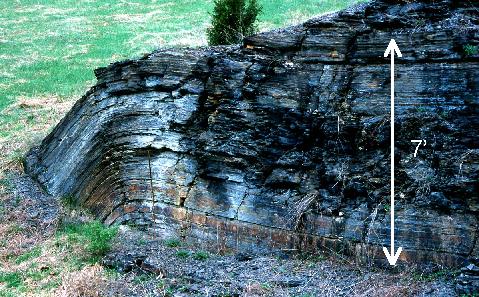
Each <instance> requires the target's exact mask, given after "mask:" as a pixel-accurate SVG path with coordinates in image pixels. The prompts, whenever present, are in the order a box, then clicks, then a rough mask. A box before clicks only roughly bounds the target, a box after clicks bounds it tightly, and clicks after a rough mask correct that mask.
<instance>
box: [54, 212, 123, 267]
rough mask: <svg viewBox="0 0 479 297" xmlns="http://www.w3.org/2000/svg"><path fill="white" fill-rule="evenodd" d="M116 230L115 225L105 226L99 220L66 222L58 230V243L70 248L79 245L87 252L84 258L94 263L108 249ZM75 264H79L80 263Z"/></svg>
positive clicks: (73, 248)
mask: <svg viewBox="0 0 479 297" xmlns="http://www.w3.org/2000/svg"><path fill="white" fill-rule="evenodd" d="M117 232H118V228H117V227H107V226H105V225H103V224H102V223H100V222H99V221H93V222H88V223H72V224H66V225H65V226H63V227H62V228H61V229H60V231H59V234H58V236H59V238H60V239H59V240H60V242H59V245H64V246H65V247H66V248H70V249H72V250H75V247H79V246H81V247H82V248H84V249H85V251H86V252H87V254H88V255H87V256H88V257H87V258H86V259H84V260H86V262H88V263H94V262H96V261H98V259H99V257H101V256H103V255H105V254H106V253H107V252H108V251H109V250H110V248H111V242H112V240H113V238H114V237H115V236H116V234H117ZM77 264H78V265H80V266H81V263H77Z"/></svg>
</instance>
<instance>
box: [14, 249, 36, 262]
mask: <svg viewBox="0 0 479 297" xmlns="http://www.w3.org/2000/svg"><path fill="white" fill-rule="evenodd" d="M41 254H42V249H41V248H40V247H34V248H33V249H32V250H30V251H28V252H26V253H24V254H21V255H20V256H18V257H17V258H16V259H15V264H20V263H23V262H25V261H28V260H31V259H34V258H38V257H40V255H41Z"/></svg>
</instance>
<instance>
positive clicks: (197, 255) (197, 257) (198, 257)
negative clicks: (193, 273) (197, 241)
mask: <svg viewBox="0 0 479 297" xmlns="http://www.w3.org/2000/svg"><path fill="white" fill-rule="evenodd" d="M209 257H210V255H209V254H208V253H207V252H205V251H197V252H195V253H194V254H193V259H195V260H199V261H204V260H206V259H208V258H209Z"/></svg>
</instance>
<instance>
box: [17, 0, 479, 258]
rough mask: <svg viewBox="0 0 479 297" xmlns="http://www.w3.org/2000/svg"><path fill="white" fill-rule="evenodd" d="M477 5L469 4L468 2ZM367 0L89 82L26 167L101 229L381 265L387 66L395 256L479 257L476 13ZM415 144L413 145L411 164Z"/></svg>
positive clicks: (151, 58) (105, 71) (102, 73)
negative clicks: (329, 253)
mask: <svg viewBox="0 0 479 297" xmlns="http://www.w3.org/2000/svg"><path fill="white" fill-rule="evenodd" d="M471 2H472V1H471ZM471 2H469V1H452V0H443V1H433V2H430V3H429V2H428V1H422V2H411V1H404V2H402V3H399V4H398V3H397V2H396V1H386V0H383V1H375V2H371V3H368V4H361V5H358V6H355V7H352V8H350V9H347V10H344V11H340V12H337V13H333V14H329V15H325V16H321V17H319V18H316V19H312V20H310V21H308V22H306V23H304V24H302V25H299V26H294V27H290V28H286V29H283V30H277V31H272V32H266V33H261V34H258V35H255V36H251V37H247V38H245V40H244V43H243V45H242V46H233V47H212V48H197V49H163V50H158V51H156V52H154V53H152V54H149V55H146V56H144V57H143V58H141V59H138V60H129V61H124V62H118V63H114V64H112V65H110V66H108V67H106V68H101V69H97V70H96V71H95V73H96V76H97V78H98V83H97V85H96V86H94V87H93V88H92V89H91V90H90V91H89V92H88V93H87V94H86V95H85V96H83V97H82V98H81V99H80V100H79V101H78V102H77V103H76V104H75V105H74V107H73V108H72V110H71V111H70V112H69V113H68V114H67V115H66V117H65V118H64V119H63V120H62V121H61V122H60V123H59V124H58V126H57V127H56V128H55V129H54V130H53V131H52V132H51V134H50V135H49V136H48V137H46V138H45V140H44V141H43V142H42V144H41V145H40V146H39V147H37V148H34V149H32V150H31V151H30V153H29V154H28V156H27V158H26V166H25V167H26V170H27V172H28V173H29V174H31V175H32V176H34V177H35V178H36V179H37V180H38V181H39V182H40V183H41V184H42V185H43V186H44V187H45V189H46V190H47V191H48V192H50V193H52V194H55V195H60V196H61V195H71V196H72V197H73V198H74V200H75V201H76V202H77V203H78V204H80V205H82V206H85V207H87V208H89V209H91V210H92V211H93V213H95V214H96V215H97V216H98V218H101V219H102V220H103V221H104V222H105V223H107V224H114V223H134V224H137V225H144V226H150V227H153V228H156V229H157V230H158V231H159V232H161V233H162V234H163V235H165V236H171V235H173V234H176V235H177V236H182V237H185V238H187V239H190V240H194V239H196V240H201V241H210V242H212V243H214V244H215V246H217V247H219V248H224V249H238V250H250V249H253V250H255V251H262V250H270V249H277V248H292V249H299V250H315V249H326V250H334V251H341V252H344V253H346V254H350V255H353V256H355V257H356V258H357V259H358V260H361V261H370V262H375V263H378V264H381V263H387V262H386V259H385V257H384V254H383V252H382V246H389V242H390V238H389V233H390V230H389V226H390V222H389V220H390V219H389V211H390V210H389V195H390V192H389V182H390V181H389V170H390V147H389V141H390V135H389V131H390V130H389V127H390V118H389V117H390V109H389V102H390V101H389V100H390V97H389V92H390V87H391V86H390V78H389V74H390V72H389V71H390V68H389V58H384V57H383V53H384V50H385V49H386V47H387V45H388V43H389V40H390V39H391V38H394V39H395V40H396V42H397V44H398V45H399V48H400V49H401V51H402V54H403V57H402V58H397V59H396V101H397V104H396V118H395V125H396V135H395V138H396V148H395V151H396V154H395V157H396V158H395V159H396V164H395V166H396V172H395V176H396V193H397V197H396V200H397V205H396V241H397V243H396V246H402V247H403V250H404V251H403V253H402V254H401V257H400V259H399V262H400V263H404V262H407V263H417V264H420V263H431V262H433V263H437V264H444V265H451V266H454V265H459V264H462V263H463V260H464V259H466V258H468V257H472V256H476V257H477V256H479V244H478V243H477V237H478V236H479V233H478V218H479V216H478V214H479V187H478V177H479V170H478V169H479V141H478V130H479V115H478V104H479V96H478V95H479V89H478V86H479V75H478V74H479V54H478V51H477V49H478V44H479V30H478V25H479V12H478V9H479V8H478V7H477V6H476V7H474V5H473V4H471ZM413 139H420V140H422V139H424V140H426V145H425V146H421V147H420V148H419V151H418V153H417V156H416V157H414V156H413V153H414V150H415V144H414V143H411V140H413Z"/></svg>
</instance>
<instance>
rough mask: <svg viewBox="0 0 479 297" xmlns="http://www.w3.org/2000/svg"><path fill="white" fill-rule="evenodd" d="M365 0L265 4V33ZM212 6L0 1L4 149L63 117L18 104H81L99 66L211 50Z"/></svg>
mask: <svg viewBox="0 0 479 297" xmlns="http://www.w3.org/2000/svg"><path fill="white" fill-rule="evenodd" d="M359 1H360V0H346V1H343V0H282V1H279V0H278V1H277V0H260V3H261V4H262V6H263V14H262V15H261V16H260V17H259V28H260V30H268V29H272V28H277V27H282V26H286V25H290V24H294V23H299V22H301V21H304V20H306V19H308V18H310V17H312V16H314V15H318V14H321V13H324V12H328V11H333V10H338V9H342V8H345V7H346V6H348V5H350V4H353V3H357V2H359ZM212 7H213V1H212V0H205V1H196V0H178V1H167V0H156V1H155V0H153V1H151V0H126V1H116V0H105V1H91V0H18V1H0V22H1V23H2V25H1V26H0V126H2V130H1V131H0V144H1V143H2V142H8V141H13V140H12V138H14V136H17V138H18V135H19V134H21V133H24V131H26V130H29V129H30V130H31V129H32V127H38V126H39V125H41V126H42V127H43V126H45V127H51V125H53V124H54V123H55V122H56V121H57V120H58V118H59V117H61V114H60V115H56V116H54V117H53V116H52V115H51V112H49V111H48V110H40V111H37V112H33V111H32V110H30V109H28V108H22V107H20V106H18V105H15V104H14V103H18V102H19V101H20V100H22V99H25V98H55V100H56V101H55V102H60V103H61V102H68V101H72V100H76V99H78V98H79V96H81V95H82V94H83V93H84V92H85V91H86V89H87V88H88V87H89V86H91V85H93V84H94V83H95V77H94V74H93V69H95V68H97V67H99V66H105V65H108V64H109V63H111V62H113V61H117V60H122V59H127V58H134V57H138V56H140V55H142V54H144V53H147V52H150V51H152V50H154V49H156V48H159V47H172V46H193V47H194V46H200V45H206V28H207V27H208V26H209V23H210V15H209V12H210V11H212ZM47 129H48V128H44V129H40V130H41V131H35V133H37V134H38V133H39V134H41V135H44V134H45V133H46V130H47ZM17 141H18V140H17ZM21 141H22V142H25V141H26V140H23V139H22V140H21ZM13 147H15V146H13ZM16 147H17V148H21V150H20V151H22V152H23V151H24V150H25V148H24V147H23V146H21V145H16ZM8 153H9V152H7V153H4V155H5V154H8ZM0 157H2V156H1V155H0Z"/></svg>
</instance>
